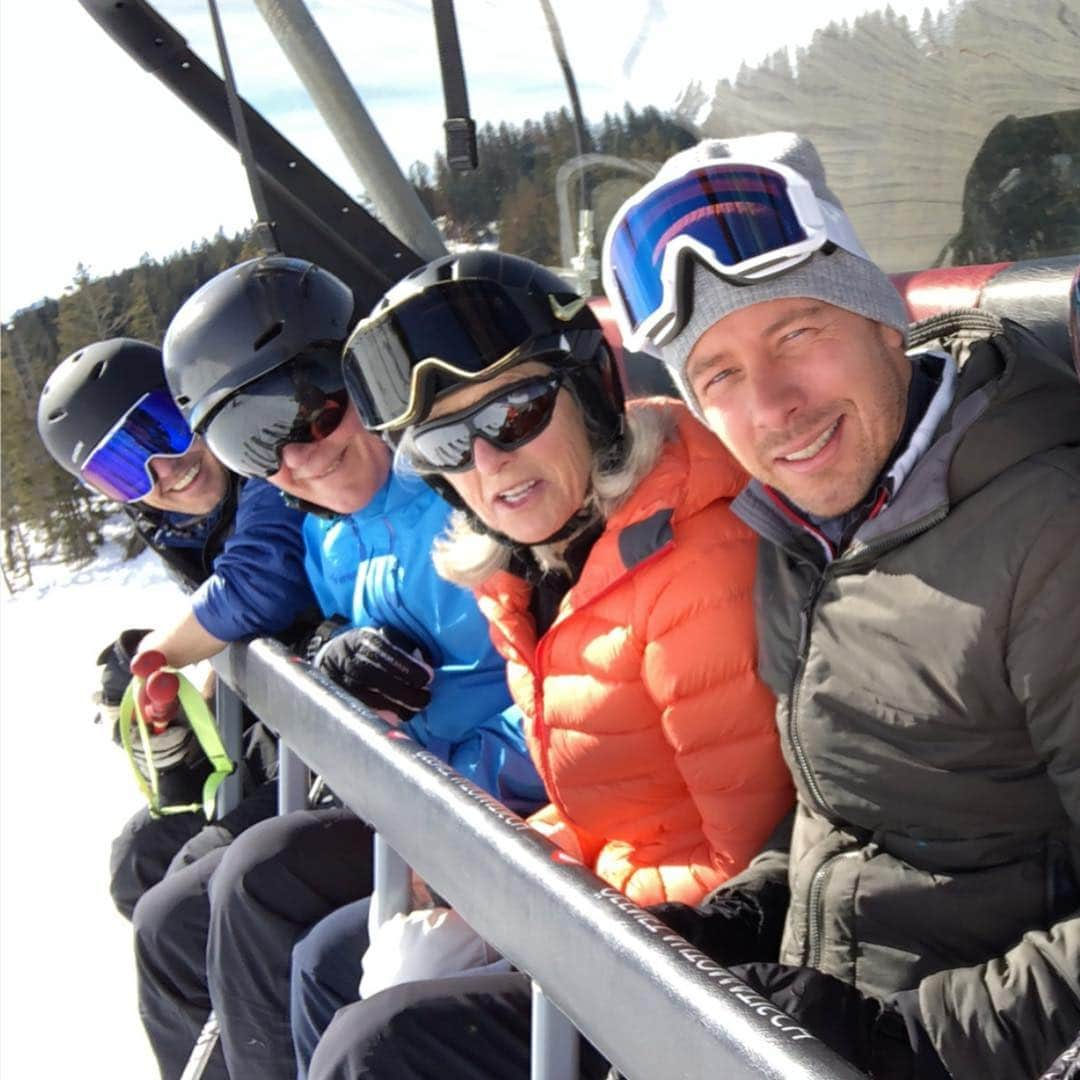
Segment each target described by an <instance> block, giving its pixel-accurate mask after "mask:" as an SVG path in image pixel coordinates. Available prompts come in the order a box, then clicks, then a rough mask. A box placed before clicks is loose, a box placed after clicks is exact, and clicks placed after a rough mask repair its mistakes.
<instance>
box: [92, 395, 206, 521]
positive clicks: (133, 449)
mask: <svg viewBox="0 0 1080 1080" xmlns="http://www.w3.org/2000/svg"><path fill="white" fill-rule="evenodd" d="M194 437H195V436H194V435H192V434H191V431H190V429H189V428H188V426H187V423H186V421H185V420H184V417H183V415H182V414H181V412H180V410H179V409H178V408H177V407H176V405H175V404H174V403H173V399H172V398H171V397H170V396H169V393H168V391H167V390H153V391H151V392H150V393H149V394H147V395H146V396H145V397H143V398H142V399H141V400H140V401H139V402H138V403H137V404H136V405H135V406H134V408H132V409H131V411H130V412H129V413H128V414H127V416H125V417H124V419H123V420H122V421H121V422H120V423H119V424H118V425H117V427H116V428H114V429H113V431H111V432H110V433H109V435H107V436H106V438H105V439H103V440H102V442H101V443H100V444H99V445H98V446H97V447H96V448H95V449H94V450H93V452H92V453H91V454H90V456H89V457H88V458H87V459H86V462H85V463H84V465H83V467H82V469H81V470H80V472H81V474H82V477H83V479H84V480H87V481H88V482H89V483H91V484H93V485H94V487H96V488H97V489H98V490H99V491H101V492H103V493H104V494H106V495H108V496H109V498H110V499H116V500H117V502H133V501H134V500H136V499H142V498H145V497H146V496H147V495H149V494H150V492H151V491H153V489H154V479H153V477H152V476H151V475H150V471H149V468H148V465H149V462H150V459H151V458H152V457H156V456H158V455H159V454H183V453H186V452H187V451H188V450H189V449H190V448H191V443H192V440H193V439H194Z"/></svg>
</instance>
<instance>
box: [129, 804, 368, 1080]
mask: <svg viewBox="0 0 1080 1080" xmlns="http://www.w3.org/2000/svg"><path fill="white" fill-rule="evenodd" d="M371 835H372V834H371V830H370V829H369V828H368V826H367V825H365V824H364V823H363V822H361V821H360V820H359V818H357V817H356V816H355V815H354V814H352V813H350V812H349V811H348V810H343V809H326V810H301V811H297V812H296V813H292V814H286V815H284V816H283V817H277V818H271V819H269V820H267V821H263V822H261V823H260V824H258V825H255V826H253V827H252V828H250V829H248V830H247V831H246V832H244V833H243V834H242V835H241V836H239V837H238V838H237V839H236V840H234V841H233V842H232V843H231V844H230V845H229V846H228V847H227V848H222V849H220V850H218V851H213V852H210V853H209V854H208V855H205V856H203V858H201V859H199V860H198V861H197V862H195V863H193V864H192V865H190V866H187V867H184V868H182V869H178V870H176V871H174V872H173V873H170V874H169V875H167V876H166V878H165V879H164V880H163V881H162V882H161V883H160V884H159V885H156V886H155V887H154V888H152V889H150V890H149V892H147V893H146V895H145V896H144V897H143V898H142V900H140V901H139V903H138V904H137V905H136V908H135V915H134V920H133V921H134V926H135V952H136V962H137V965H138V974H139V1011H140V1014H141V1016H142V1020H143V1025H144V1027H145V1028H146V1032H147V1035H148V1036H149V1038H150V1042H151V1045H152V1046H153V1048H154V1052H155V1054H156V1055H157V1059H158V1064H159V1066H160V1068H161V1074H162V1078H163V1080H174V1078H178V1077H179V1076H180V1075H181V1073H182V1072H183V1068H184V1065H185V1063H186V1062H187V1059H188V1056H189V1055H190V1052H191V1048H192V1046H193V1045H194V1042H195V1038H196V1037H197V1035H198V1033H199V1031H200V1030H201V1029H202V1025H203V1022H204V1021H205V1019H206V1016H207V1014H208V1013H209V1011H210V1009H211V1007H213V1009H214V1011H215V1013H216V1015H217V1017H218V1021H219V1023H220V1024H221V1049H220V1050H219V1051H218V1052H217V1053H215V1055H214V1058H213V1059H212V1061H211V1066H210V1068H209V1069H208V1070H207V1072H206V1073H205V1074H204V1076H205V1077H206V1078H207V1080H222V1078H224V1077H226V1076H229V1077H231V1078H232V1080H256V1078H257V1080H276V1078H279V1077H280V1078H281V1080H293V1078H294V1077H295V1075H296V1058H295V1055H294V1051H293V1045H292V1037H291V1033H290V1025H289V967H290V958H291V955H292V948H293V945H294V944H295V943H296V941H297V939H298V938H299V937H300V936H301V934H303V933H304V932H305V931H306V930H307V929H308V928H309V927H310V926H312V925H314V924H315V923H316V922H318V921H319V920H320V919H322V918H323V917H324V916H326V915H328V914H329V913H330V912H331V911H334V910H335V909H336V908H338V907H340V906H341V905H343V904H346V903H349V902H350V901H353V900H358V899H360V898H362V897H364V896H367V895H368V894H369V893H370V892H371V889H372V871H371ZM222 1057H223V1058H224V1064H223V1063H222Z"/></svg>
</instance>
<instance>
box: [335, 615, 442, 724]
mask: <svg viewBox="0 0 1080 1080" xmlns="http://www.w3.org/2000/svg"><path fill="white" fill-rule="evenodd" d="M317 664H318V666H319V668H321V669H322V670H323V671H324V672H325V673H326V674H327V675H329V676H330V678H331V679H333V680H334V682H336V683H337V684H338V685H339V686H340V687H342V688H343V689H344V690H347V691H348V692H349V693H350V694H352V695H353V697H356V698H359V699H360V700H361V701H362V702H363V703H364V704H365V705H367V706H368V707H369V708H372V709H380V710H386V711H389V712H391V713H394V714H395V715H396V716H398V717H400V718H401V719H402V720H408V719H409V718H410V717H412V716H415V715H416V713H418V712H420V710H421V709H426V708H427V706H428V702H430V701H431V691H430V690H429V689H428V687H429V686H430V685H431V679H432V676H433V674H434V672H433V671H432V669H431V664H430V662H429V661H428V658H427V656H426V655H425V654H424V651H423V649H421V648H420V646H419V645H417V644H416V642H415V641H411V640H409V638H408V637H406V636H405V635H404V634H403V633H401V631H400V630H396V629H394V628H393V627H390V626H382V627H379V628H378V629H376V628H375V627H371V626H363V627H360V628H359V629H356V630H346V631H345V633H344V634H339V635H338V636H337V637H336V638H334V639H332V640H331V641H330V642H329V643H328V644H327V645H326V646H325V647H324V648H323V650H322V652H321V653H320V654H319V657H318V661H317Z"/></svg>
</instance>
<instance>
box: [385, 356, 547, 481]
mask: <svg viewBox="0 0 1080 1080" xmlns="http://www.w3.org/2000/svg"><path fill="white" fill-rule="evenodd" d="M562 381H563V373H562V372H559V371H556V372H552V373H551V374H550V375H536V376H533V377H532V378H529V379H522V381H521V382H516V383H512V384H511V385H509V386H501V387H499V389H498V390H496V391H495V392H494V393H492V394H490V395H489V396H488V397H485V398H482V399H481V400H480V401H478V402H476V404H475V405H470V406H469V407H468V408H467V409H462V410H461V412H457V413H451V414H450V415H449V416H440V417H439V418H438V419H437V420H430V421H428V422H427V423H424V424H416V425H415V426H413V427H412V428H410V429H409V432H408V436H407V438H406V440H405V447H406V449H407V452H408V454H409V456H410V457H411V458H412V460H413V463H414V464H415V465H416V466H417V467H418V468H421V469H434V470H436V471H438V472H464V471H465V470H466V469H471V468H472V467H473V440H474V439H483V440H484V441H485V442H487V443H489V444H490V445H491V446H494V447H495V448H496V449H498V450H504V451H508V450H516V449H518V447H520V446H524V445H525V444H526V443H527V442H530V441H531V440H532V439H535V438H536V437H537V436H538V435H539V434H540V433H541V432H542V431H543V430H544V429H545V428H546V427H547V426H548V424H549V423H551V417H552V414H553V413H554V412H555V401H556V399H557V398H558V396H559V389H560V387H561V386H562Z"/></svg>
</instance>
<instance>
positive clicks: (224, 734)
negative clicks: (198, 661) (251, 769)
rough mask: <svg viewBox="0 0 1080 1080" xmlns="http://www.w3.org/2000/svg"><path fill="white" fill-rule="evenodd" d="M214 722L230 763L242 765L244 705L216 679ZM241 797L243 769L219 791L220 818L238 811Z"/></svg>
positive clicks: (223, 784)
mask: <svg viewBox="0 0 1080 1080" xmlns="http://www.w3.org/2000/svg"><path fill="white" fill-rule="evenodd" d="M214 719H215V720H216V722H217V727H218V731H219V732H221V742H222V745H223V746H224V747H225V753H226V754H228V755H229V760H230V761H235V762H239V761H240V760H241V759H242V758H243V756H244V747H243V741H244V717H243V706H242V705H241V704H240V699H239V698H238V697H237V696H236V691H235V690H233V688H232V687H231V686H230V685H229V684H228V683H227V682H226V681H225V680H224V679H221V678H219V679H217V680H216V682H215V686H214ZM241 796H242V791H241V788H240V770H239V769H233V771H232V773H231V774H230V775H229V776H227V777H226V778H225V779H224V780H223V781H222V783H221V786H220V787H219V788H218V790H217V807H216V808H217V817H219V818H221V817H223V816H224V815H225V814H227V813H228V812H229V811H230V810H232V809H234V808H235V807H236V806H237V805H238V804H239V802H240V798H241Z"/></svg>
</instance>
